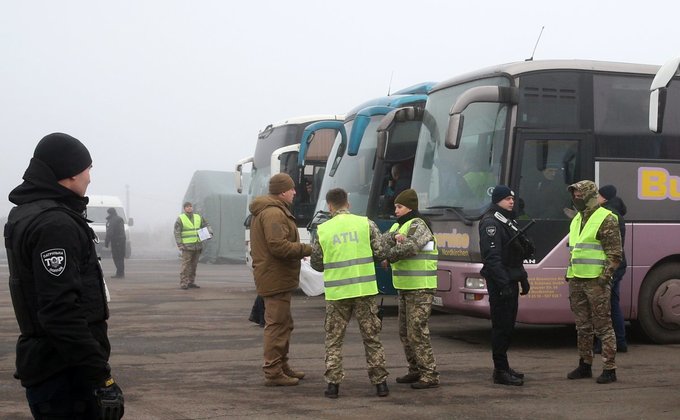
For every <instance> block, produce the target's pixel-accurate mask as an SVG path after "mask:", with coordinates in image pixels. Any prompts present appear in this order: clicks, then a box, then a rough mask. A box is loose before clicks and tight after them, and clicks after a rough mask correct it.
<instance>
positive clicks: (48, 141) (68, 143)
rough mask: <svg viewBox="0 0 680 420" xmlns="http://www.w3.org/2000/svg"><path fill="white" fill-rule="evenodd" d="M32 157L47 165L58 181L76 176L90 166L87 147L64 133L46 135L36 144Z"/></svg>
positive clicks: (90, 161)
mask: <svg viewBox="0 0 680 420" xmlns="http://www.w3.org/2000/svg"><path fill="white" fill-rule="evenodd" d="M33 157H34V158H35V159H38V160H40V161H41V162H43V163H44V164H45V165H47V166H48V167H49V168H50V169H52V172H53V173H54V176H55V177H56V178H57V181H58V180H61V179H65V178H70V177H72V176H75V175H78V174H79V173H81V172H83V171H84V170H85V169H87V168H88V167H90V165H92V158H91V157H90V152H89V151H88V150H87V147H85V145H84V144H83V143H81V142H80V141H79V140H78V139H76V138H75V137H71V136H69V135H68V134H64V133H52V134H48V135H46V136H45V137H43V138H42V140H40V142H38V145H37V146H36V147H35V151H34V152H33Z"/></svg>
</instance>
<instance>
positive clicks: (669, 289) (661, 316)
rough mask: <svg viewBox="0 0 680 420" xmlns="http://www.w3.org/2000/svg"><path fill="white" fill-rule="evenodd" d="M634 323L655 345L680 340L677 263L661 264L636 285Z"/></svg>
mask: <svg viewBox="0 0 680 420" xmlns="http://www.w3.org/2000/svg"><path fill="white" fill-rule="evenodd" d="M638 302H639V305H638V322H639V325H640V329H641V330H642V332H643V333H644V334H645V335H646V336H647V337H648V338H649V339H650V340H652V341H653V342H655V343H658V344H669V343H680V264H677V263H676V264H666V265H663V266H661V267H659V268H657V269H655V270H654V271H652V272H651V273H649V275H648V276H647V278H645V280H644V282H642V286H641V287H640V296H639V300H638Z"/></svg>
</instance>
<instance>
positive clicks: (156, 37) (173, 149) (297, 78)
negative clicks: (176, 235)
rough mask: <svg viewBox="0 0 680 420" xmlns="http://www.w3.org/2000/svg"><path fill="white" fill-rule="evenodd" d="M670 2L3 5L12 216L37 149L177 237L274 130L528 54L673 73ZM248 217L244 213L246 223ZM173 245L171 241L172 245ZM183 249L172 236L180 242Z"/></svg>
mask: <svg viewBox="0 0 680 420" xmlns="http://www.w3.org/2000/svg"><path fill="white" fill-rule="evenodd" d="M679 10H680V5H679V4H678V3H675V2H665V1H645V2H639V1H631V0H626V1H598V2H593V1H580V0H577V1H573V0H572V1H561V2H554V1H545V0H542V1H516V2H508V1H495V0H494V1H485V2H457V1H432V0H419V1H412V0H411V1H403V0H391V1H387V0H381V1H366V0H362V1H357V0H348V1H343V2H325V1H318V0H317V1H311V0H309V1H308V0H304V1H275V0H271V1H270V0H260V1H256V2H230V1H172V0H162V1H161V0H147V1H143V0H136V1H132V0H117V1H95V0H87V1H85V0H80V1H76V0H71V1H69V0H64V1H47V0H42V1H9V0H0V141H1V142H2V143H1V144H2V154H1V156H2V157H1V163H2V164H1V165H0V196H2V198H1V199H0V219H1V218H4V217H5V216H6V214H7V212H8V211H9V210H10V208H11V206H12V204H11V203H10V202H9V201H8V200H7V198H6V197H7V195H8V193H9V192H10V191H11V189H12V188H14V187H15V186H16V185H18V184H19V183H20V181H21V175H22V174H23V172H24V170H25V169H26V167H27V165H28V161H29V159H30V157H31V155H32V153H33V149H34V147H35V145H36V143H37V141H38V140H39V139H40V138H42V137H43V136H44V135H46V134H48V133H51V132H55V131H61V132H65V133H68V134H71V135H73V136H74V137H76V138H78V139H80V140H81V141H82V142H83V143H85V145H87V147H88V148H89V149H90V152H91V154H92V157H93V160H94V162H93V165H94V167H93V170H92V172H91V175H92V183H91V184H90V188H89V190H88V194H105V195H117V196H120V197H121V199H123V200H124V201H125V200H126V185H127V186H129V197H130V202H129V203H128V205H129V208H130V213H131V214H130V216H133V217H134V219H135V228H134V229H135V230H136V231H137V232H138V234H141V233H142V232H144V234H145V235H147V236H149V237H150V236H153V235H152V233H154V232H167V233H168V234H171V231H172V224H173V223H174V220H175V218H176V217H177V215H178V214H179V212H180V210H181V209H180V207H181V202H182V198H183V196H184V193H185V191H186V188H187V186H188V184H189V181H190V180H191V176H192V174H193V173H194V171H196V170H220V171H233V169H234V165H235V163H236V161H237V160H239V159H241V158H243V157H246V156H250V155H252V153H253V151H254V147H255V141H256V138H257V133H258V131H259V130H261V129H263V128H264V127H265V126H266V125H267V124H270V123H274V122H277V121H281V120H285V119H287V118H289V117H294V116H299V115H306V114H321V113H338V114H341V113H345V112H346V111H348V110H349V109H351V108H352V107H354V106H355V105H357V104H359V103H360V102H363V101H365V100H368V99H371V98H373V97H376V96H382V95H384V94H386V93H388V90H389V89H390V80H391V90H392V91H394V90H397V89H400V88H403V87H406V86H410V85H413V84H416V83H420V82H423V81H441V80H445V79H448V78H450V77H453V76H455V75H457V74H460V73H464V72H467V71H472V70H474V69H477V68H480V67H486V66H490V65H494V64H499V63H505V62H511V61H521V60H524V59H526V58H528V57H529V56H530V55H531V53H532V50H533V49H534V45H535V43H536V40H537V37H538V35H539V32H540V30H541V27H542V26H545V30H544V32H543V35H542V37H541V40H540V43H539V44H538V47H537V48H536V54H535V59H562V58H565V59H571V58H580V59H595V60H610V61H624V62H639V63H648V64H662V63H664V62H665V61H667V60H668V59H670V58H671V57H673V56H675V55H678V54H680V44H679V43H678V40H679V39H680V37H679V36H678V35H679V34H680V25H678V23H677V17H678V11H679ZM238 217H242V215H238ZM165 241H166V240H165V239H163V243H165ZM169 242H170V246H172V243H171V242H172V241H171V240H170V241H169Z"/></svg>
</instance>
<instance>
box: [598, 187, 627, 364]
mask: <svg viewBox="0 0 680 420" xmlns="http://www.w3.org/2000/svg"><path fill="white" fill-rule="evenodd" d="M597 202H598V204H599V205H600V206H602V207H604V208H605V209H607V210H609V211H611V212H612V213H614V214H615V215H616V217H617V218H618V222H619V232H621V246H623V244H624V243H625V242H626V221H625V220H624V218H623V216H625V215H626V213H627V212H628V209H627V208H626V204H625V203H624V202H623V200H622V199H621V198H620V197H619V196H617V195H616V187H615V186H613V185H605V186H603V187H601V188H600V189H599V191H598V195H597ZM626 267H628V263H627V262H626V253H625V252H623V250H622V254H621V264H619V267H618V268H617V269H616V270H615V271H614V274H613V275H612V299H611V313H612V327H614V334H615V335H616V352H617V353H626V352H628V343H627V342H626V321H625V318H624V316H623V312H622V311H621V304H620V293H619V292H620V289H621V280H622V279H623V275H624V274H626ZM595 341H596V344H595V347H594V352H595V353H596V354H601V353H602V343H601V342H600V340H599V339H597V338H596V339H595Z"/></svg>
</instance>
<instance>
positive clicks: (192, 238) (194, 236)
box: [174, 201, 210, 290]
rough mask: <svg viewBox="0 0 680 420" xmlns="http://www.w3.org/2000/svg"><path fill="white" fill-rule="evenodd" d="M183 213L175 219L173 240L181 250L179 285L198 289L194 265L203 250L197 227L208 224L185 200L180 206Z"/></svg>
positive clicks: (205, 226) (200, 227) (201, 227)
mask: <svg viewBox="0 0 680 420" xmlns="http://www.w3.org/2000/svg"><path fill="white" fill-rule="evenodd" d="M182 208H183V209H184V213H182V214H180V215H179V217H178V218H177V221H175V229H174V231H175V242H176V243H177V248H179V250H180V251H181V252H182V270H181V271H180V273H179V287H180V288H181V289H184V290H187V289H200V286H199V285H197V284H196V267H197V266H198V258H199V257H200V256H201V251H203V242H202V241H201V239H200V238H199V236H198V231H199V229H203V228H208V229H210V225H209V224H208V221H207V220H205V218H204V217H202V216H201V215H200V214H198V213H194V205H193V204H192V203H190V202H189V201H187V202H186V203H184V205H183V206H182Z"/></svg>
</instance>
